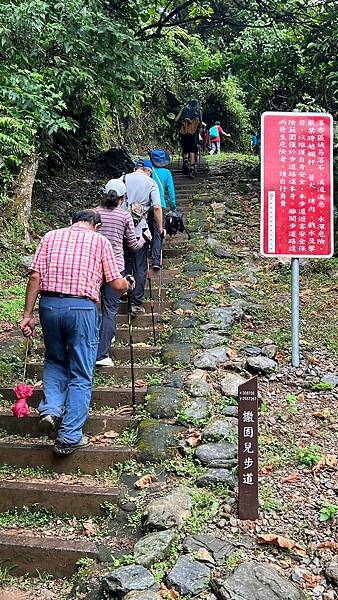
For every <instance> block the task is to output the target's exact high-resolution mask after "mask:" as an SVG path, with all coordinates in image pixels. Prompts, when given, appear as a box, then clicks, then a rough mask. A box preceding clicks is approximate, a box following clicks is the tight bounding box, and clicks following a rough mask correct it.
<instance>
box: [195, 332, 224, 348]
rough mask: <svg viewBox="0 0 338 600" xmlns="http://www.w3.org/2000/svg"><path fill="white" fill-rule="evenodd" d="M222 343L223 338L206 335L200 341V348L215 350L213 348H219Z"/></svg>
mask: <svg viewBox="0 0 338 600" xmlns="http://www.w3.org/2000/svg"><path fill="white" fill-rule="evenodd" d="M224 342H225V338H224V337H222V336H221V335H218V334H217V333H208V334H207V335H205V336H204V337H203V338H202V339H201V341H200V345H201V346H202V348H206V349H207V348H215V346H221V345H222V344H224Z"/></svg>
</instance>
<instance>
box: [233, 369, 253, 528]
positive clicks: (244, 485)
mask: <svg viewBox="0 0 338 600" xmlns="http://www.w3.org/2000/svg"><path fill="white" fill-rule="evenodd" d="M238 469H239V511H238V512H239V514H238V516H239V518H240V519H242V520H250V521H255V520H256V519H258V393H257V377H253V378H252V379H249V380H248V381H246V382H245V383H243V384H242V385H240V386H239V388H238Z"/></svg>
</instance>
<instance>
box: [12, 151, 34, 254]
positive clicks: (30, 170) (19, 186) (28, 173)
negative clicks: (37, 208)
mask: <svg viewBox="0 0 338 600" xmlns="http://www.w3.org/2000/svg"><path fill="white" fill-rule="evenodd" d="M38 164H39V156H38V154H37V153H36V152H33V153H32V154H31V155H30V156H28V157H27V158H25V159H24V160H23V162H22V165H21V169H20V173H19V175H18V176H17V179H16V181H15V183H14V185H13V190H12V191H13V198H12V201H11V203H10V204H9V206H8V208H7V210H6V213H5V217H14V216H16V217H17V219H18V222H19V223H21V224H22V225H23V227H24V233H25V242H26V243H27V244H29V243H30V241H31V240H30V235H29V219H30V214H31V206H32V192H33V185H34V181H35V177H36V172H37V170H38Z"/></svg>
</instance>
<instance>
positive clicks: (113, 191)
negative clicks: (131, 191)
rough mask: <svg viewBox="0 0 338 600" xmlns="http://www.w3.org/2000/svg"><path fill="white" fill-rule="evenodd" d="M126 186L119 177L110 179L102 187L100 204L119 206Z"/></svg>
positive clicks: (104, 206) (110, 206)
mask: <svg viewBox="0 0 338 600" xmlns="http://www.w3.org/2000/svg"><path fill="white" fill-rule="evenodd" d="M126 191H127V188H126V186H125V184H124V183H123V181H121V179H110V180H109V181H108V183H106V185H105V186H104V188H103V196H102V199H101V202H100V206H102V207H103V208H111V209H112V208H116V207H117V206H120V205H121V204H122V203H123V201H124V199H125V195H126Z"/></svg>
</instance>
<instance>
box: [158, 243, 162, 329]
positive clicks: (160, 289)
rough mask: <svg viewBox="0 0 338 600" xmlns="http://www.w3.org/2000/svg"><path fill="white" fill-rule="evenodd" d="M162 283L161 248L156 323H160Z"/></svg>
mask: <svg viewBox="0 0 338 600" xmlns="http://www.w3.org/2000/svg"><path fill="white" fill-rule="evenodd" d="M162 283H163V248H161V257H160V283H159V288H158V297H157V301H158V314H157V323H159V322H160V317H161V295H162Z"/></svg>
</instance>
